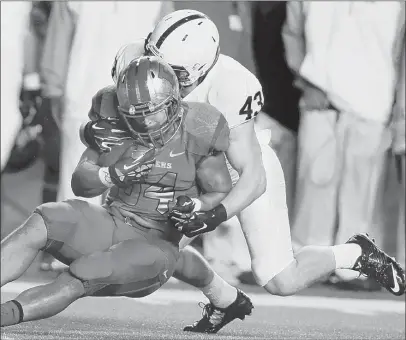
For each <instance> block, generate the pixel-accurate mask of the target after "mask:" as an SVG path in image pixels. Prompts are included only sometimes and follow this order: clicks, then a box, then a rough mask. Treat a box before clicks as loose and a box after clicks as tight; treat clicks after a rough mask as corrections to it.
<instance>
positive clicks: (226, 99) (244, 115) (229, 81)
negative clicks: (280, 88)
mask: <svg viewBox="0 0 406 340" xmlns="http://www.w3.org/2000/svg"><path fill="white" fill-rule="evenodd" d="M240 66H241V68H240V69H238V70H228V71H227V72H224V74H220V77H219V79H216V80H215V81H214V82H213V85H212V88H211V89H210V91H209V94H208V101H209V103H210V104H211V105H213V106H214V107H215V108H216V109H217V110H219V111H220V112H221V113H222V114H223V115H224V117H225V118H226V120H227V122H228V125H229V127H230V129H232V128H234V127H236V126H238V125H240V124H243V123H245V122H247V121H249V120H251V119H253V118H254V117H255V116H256V115H257V114H258V112H259V111H260V110H261V108H262V106H263V105H264V95H263V93H262V86H261V84H260V82H259V81H258V79H257V77H255V76H254V75H253V74H252V73H251V72H250V71H248V70H247V69H245V68H244V67H243V66H242V65H240Z"/></svg>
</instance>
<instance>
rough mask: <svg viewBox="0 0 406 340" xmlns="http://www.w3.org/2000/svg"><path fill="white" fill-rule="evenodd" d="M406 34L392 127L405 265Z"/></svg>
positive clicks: (400, 245) (400, 241)
mask: <svg viewBox="0 0 406 340" xmlns="http://www.w3.org/2000/svg"><path fill="white" fill-rule="evenodd" d="M405 63H406V60H405V35H404V32H403V48H402V58H401V59H400V72H399V80H398V86H397V90H396V99H395V105H394V112H393V119H392V124H391V126H392V128H393V143H392V151H393V153H394V154H395V157H396V161H397V165H398V174H399V176H398V178H399V182H400V184H401V187H400V196H399V198H400V199H399V211H398V214H399V218H398V233H397V259H398V260H399V262H400V263H401V264H402V265H403V266H404V265H405V262H406V261H405V190H406V188H405V187H406V185H405V171H406V167H405V166H406V164H405V152H406V151H405V149H406V148H405V138H406V137H405V124H406V121H405V92H406V89H405V78H406V75H405V67H406V66H405Z"/></svg>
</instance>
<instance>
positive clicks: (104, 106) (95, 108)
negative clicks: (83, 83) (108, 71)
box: [88, 86, 118, 121]
mask: <svg viewBox="0 0 406 340" xmlns="http://www.w3.org/2000/svg"><path fill="white" fill-rule="evenodd" d="M117 106H118V101H117V96H116V91H115V87H114V86H107V87H104V88H102V89H101V90H99V91H98V92H97V93H96V94H95V95H94V96H93V98H92V106H91V108H90V110H89V113H88V117H89V119H90V120H91V121H96V120H99V119H100V118H107V117H116V116H117V114H116V112H117Z"/></svg>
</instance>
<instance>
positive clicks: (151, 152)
mask: <svg viewBox="0 0 406 340" xmlns="http://www.w3.org/2000/svg"><path fill="white" fill-rule="evenodd" d="M154 164H155V148H153V147H151V148H146V147H145V146H143V145H138V144H133V145H131V146H129V147H128V148H127V149H126V151H125V152H124V153H123V154H122V155H121V157H120V158H119V160H118V161H117V162H116V163H115V164H113V165H110V166H109V174H110V178H111V181H112V182H113V183H114V184H115V185H117V186H119V187H121V188H126V187H128V186H130V185H133V184H135V183H144V182H145V178H146V177H147V176H148V174H149V172H150V171H151V169H152V167H153V165H154Z"/></svg>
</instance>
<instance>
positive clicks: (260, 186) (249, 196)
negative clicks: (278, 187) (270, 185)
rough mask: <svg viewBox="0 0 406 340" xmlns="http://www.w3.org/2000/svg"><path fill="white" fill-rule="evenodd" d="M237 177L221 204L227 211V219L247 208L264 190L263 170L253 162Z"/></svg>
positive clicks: (264, 178) (260, 165)
mask: <svg viewBox="0 0 406 340" xmlns="http://www.w3.org/2000/svg"><path fill="white" fill-rule="evenodd" d="M239 175H240V178H239V180H238V181H237V183H236V185H235V186H234V187H233V188H232V189H231V191H230V192H229V194H228V195H227V196H226V197H225V198H224V199H223V200H222V202H221V203H222V204H223V206H224V207H225V209H226V211H227V218H228V219H230V218H231V217H233V216H235V215H236V214H238V213H239V212H240V211H241V210H244V209H245V208H246V207H248V206H249V205H250V204H251V203H252V202H254V201H255V200H256V199H257V198H258V197H259V196H261V195H262V194H263V193H264V192H265V189H266V177H265V170H264V167H263V166H262V164H261V163H260V164H258V163H257V162H255V163H252V164H250V165H248V166H246V167H245V168H244V169H241V171H239Z"/></svg>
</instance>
